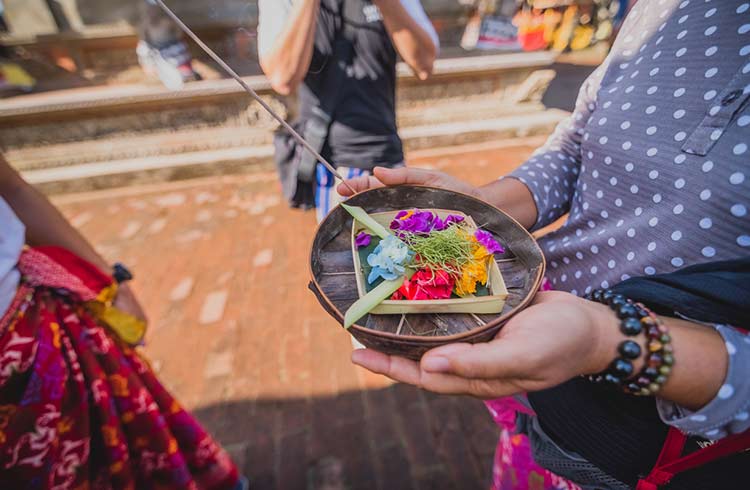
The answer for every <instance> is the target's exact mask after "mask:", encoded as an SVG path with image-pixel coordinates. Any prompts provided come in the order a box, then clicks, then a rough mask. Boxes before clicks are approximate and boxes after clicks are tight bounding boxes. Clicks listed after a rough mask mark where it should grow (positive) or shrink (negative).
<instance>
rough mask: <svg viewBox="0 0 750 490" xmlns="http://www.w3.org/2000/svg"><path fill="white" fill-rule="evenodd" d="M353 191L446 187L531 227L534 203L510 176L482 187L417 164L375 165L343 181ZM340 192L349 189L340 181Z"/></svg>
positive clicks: (523, 186) (522, 185)
mask: <svg viewBox="0 0 750 490" xmlns="http://www.w3.org/2000/svg"><path fill="white" fill-rule="evenodd" d="M347 183H348V184H349V185H350V186H351V188H352V189H354V190H355V191H356V192H362V191H366V190H367V189H372V188H375V187H383V186H389V185H403V184H416V185H428V186H432V187H438V188H440V189H448V190H451V191H456V192H462V193H464V194H469V195H470V196H474V197H476V198H478V199H481V200H483V201H486V202H488V203H490V204H492V205H493V206H495V207H497V208H500V209H502V210H503V211H505V212H506V213H508V214H509V215H510V216H511V217H513V219H515V220H516V221H518V222H519V223H521V225H523V226H524V227H525V228H531V226H533V225H534V223H535V222H536V218H537V216H536V215H537V211H536V204H534V198H533V197H532V195H531V191H530V190H529V188H528V187H526V185H525V184H523V183H521V182H520V181H519V180H516V179H513V178H507V179H501V180H494V181H492V182H490V183H489V184H486V185H484V186H482V187H479V188H477V187H474V186H473V185H471V184H468V183H466V182H463V181H461V180H458V179H457V178H455V177H452V176H450V175H448V174H446V173H443V172H438V171H436V170H425V169H420V168H409V167H401V168H393V169H391V168H383V167H376V168H375V170H374V175H370V176H365V177H357V178H355V179H351V180H349V181H347ZM336 190H337V191H338V192H339V194H341V195H342V196H351V195H352V191H351V190H350V189H349V188H348V187H346V186H345V185H343V184H341V185H339V187H338V188H337V189H336Z"/></svg>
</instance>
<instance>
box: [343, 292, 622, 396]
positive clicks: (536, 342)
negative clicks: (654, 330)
mask: <svg viewBox="0 0 750 490" xmlns="http://www.w3.org/2000/svg"><path fill="white" fill-rule="evenodd" d="M621 341H622V336H621V335H620V333H619V329H618V328H617V318H616V317H615V315H614V314H613V313H612V312H611V310H609V308H608V307H607V306H604V305H600V304H598V303H594V302H590V301H586V300H584V299H581V298H578V297H576V296H574V295H572V294H568V293H562V292H546V293H539V294H537V297H536V299H535V300H534V303H533V304H532V306H530V307H529V308H527V309H525V310H524V311H522V312H521V313H519V314H518V315H516V316H514V317H513V318H512V319H511V320H510V321H509V322H508V324H507V325H505V326H504V327H503V328H502V329H501V330H500V333H499V334H498V336H497V337H496V338H495V339H494V340H493V341H491V342H488V343H484V344H452V345H447V346H443V347H439V348H437V349H433V350H431V351H429V352H428V353H426V354H425V355H424V357H422V360H421V362H419V363H418V362H415V361H410V360H407V359H404V358H401V357H396V356H388V355H385V354H382V353H379V352H375V351H373V350H371V349H361V350H357V351H354V352H353V353H352V362H354V363H355V364H358V365H360V366H362V367H364V368H366V369H369V370H370V371H373V372H375V373H378V374H384V375H385V376H388V377H389V378H391V379H394V380H396V381H401V382H403V383H408V384H412V385H415V386H418V387H420V388H424V389H426V390H429V391H434V392H436V393H443V394H463V395H471V396H475V397H478V398H484V399H492V398H500V397H504V396H509V395H513V394H517V393H524V392H528V391H538V390H542V389H545V388H550V387H553V386H556V385H558V384H561V383H563V382H565V381H567V380H569V379H571V378H573V377H575V376H579V375H581V374H593V373H597V372H600V371H603V370H604V369H606V367H607V366H608V365H609V364H610V362H611V361H612V360H613V359H614V358H615V356H616V352H617V345H618V344H619V342H621Z"/></svg>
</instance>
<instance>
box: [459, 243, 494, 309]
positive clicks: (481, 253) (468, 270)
mask: <svg viewBox="0 0 750 490" xmlns="http://www.w3.org/2000/svg"><path fill="white" fill-rule="evenodd" d="M474 240H475V241H476V239H474ZM490 257H492V254H491V253H490V252H489V251H488V250H487V249H486V248H485V247H483V246H482V245H479V244H477V246H476V248H474V259H473V260H472V261H471V262H469V263H468V264H466V265H464V267H463V268H462V269H461V277H460V278H459V279H458V281H456V294H457V295H459V296H468V295H470V294H474V293H476V292H477V283H481V284H487V269H488V265H489V259H490Z"/></svg>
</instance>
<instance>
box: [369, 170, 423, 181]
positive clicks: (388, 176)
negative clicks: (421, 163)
mask: <svg viewBox="0 0 750 490" xmlns="http://www.w3.org/2000/svg"><path fill="white" fill-rule="evenodd" d="M373 173H374V174H375V177H377V179H378V180H379V181H380V182H382V183H383V184H385V185H403V184H427V183H428V182H429V181H430V172H429V171H427V170H425V169H419V168H409V167H398V168H385V167H375V169H374V170H373Z"/></svg>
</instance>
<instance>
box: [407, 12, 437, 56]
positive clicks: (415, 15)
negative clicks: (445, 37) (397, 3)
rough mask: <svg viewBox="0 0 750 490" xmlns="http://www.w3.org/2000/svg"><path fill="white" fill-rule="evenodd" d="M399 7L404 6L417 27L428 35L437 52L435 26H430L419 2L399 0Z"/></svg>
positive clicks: (430, 23)
mask: <svg viewBox="0 0 750 490" xmlns="http://www.w3.org/2000/svg"><path fill="white" fill-rule="evenodd" d="M401 5H403V6H404V9H406V11H407V12H408V13H409V15H411V17H412V19H414V20H415V21H416V23H417V24H419V27H421V28H422V29H424V30H425V31H426V32H427V34H429V35H430V38H431V39H432V42H433V44H434V45H435V49H438V50H439V49H440V40H439V39H438V35H437V31H435V26H433V25H432V22H430V19H429V17H427V13H426V12H425V11H424V8H423V7H422V3H421V2H420V0H401Z"/></svg>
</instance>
